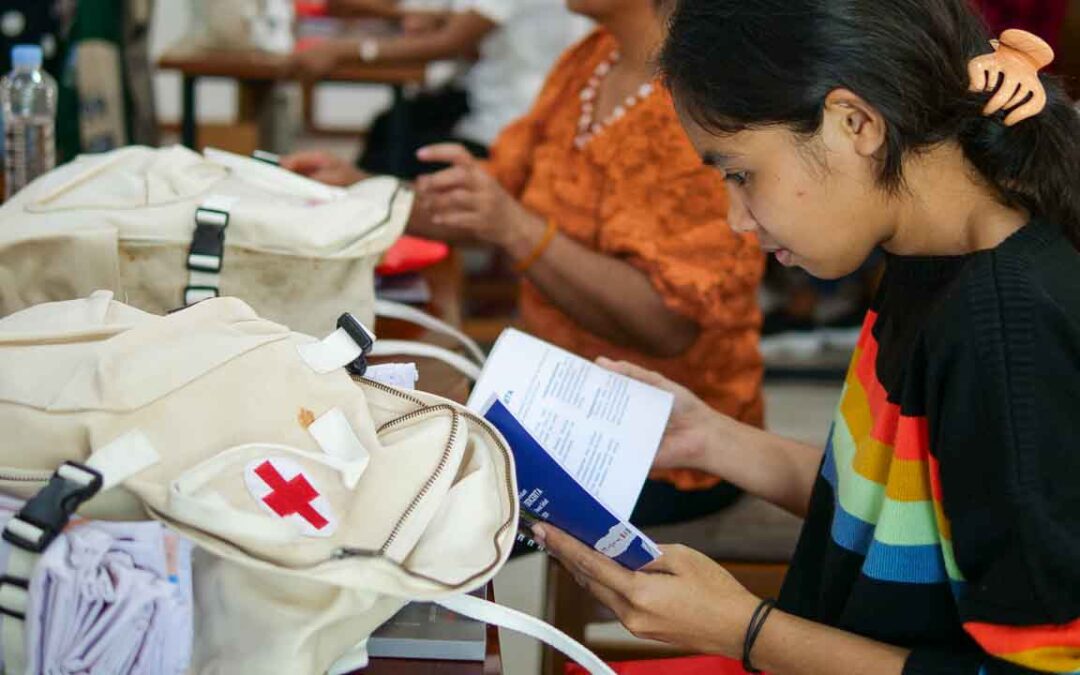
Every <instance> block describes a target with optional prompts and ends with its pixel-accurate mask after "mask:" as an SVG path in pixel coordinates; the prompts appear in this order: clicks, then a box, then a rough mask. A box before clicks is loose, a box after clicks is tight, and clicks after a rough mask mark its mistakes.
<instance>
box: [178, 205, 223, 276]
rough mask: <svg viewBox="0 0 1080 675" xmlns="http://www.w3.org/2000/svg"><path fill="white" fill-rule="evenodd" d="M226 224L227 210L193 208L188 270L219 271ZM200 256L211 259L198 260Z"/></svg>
mask: <svg viewBox="0 0 1080 675" xmlns="http://www.w3.org/2000/svg"><path fill="white" fill-rule="evenodd" d="M228 226H229V212H228V211H218V210H217V209H207V208H202V207H199V208H198V209H195V234H194V235H192V238H191V248H189V249H188V264H187V267H188V269H189V270H197V271H199V272H220V271H221V265H222V260H223V259H224V257H225V228H227V227H228ZM196 256H198V257H197V258H196ZM193 258H195V259H194V260H193ZM200 258H202V259H205V258H210V259H212V261H205V260H200Z"/></svg>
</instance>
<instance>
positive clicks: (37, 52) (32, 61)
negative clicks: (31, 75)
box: [11, 45, 44, 68]
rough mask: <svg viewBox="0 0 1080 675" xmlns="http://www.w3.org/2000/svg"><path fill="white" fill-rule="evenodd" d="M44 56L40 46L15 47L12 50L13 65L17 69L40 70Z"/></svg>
mask: <svg viewBox="0 0 1080 675" xmlns="http://www.w3.org/2000/svg"><path fill="white" fill-rule="evenodd" d="M43 59H44V54H43V53H42V51H41V47H39V46H38V45H15V46H14V47H12V48H11V65H12V66H13V67H15V68H40V67H41V62H42V60H43Z"/></svg>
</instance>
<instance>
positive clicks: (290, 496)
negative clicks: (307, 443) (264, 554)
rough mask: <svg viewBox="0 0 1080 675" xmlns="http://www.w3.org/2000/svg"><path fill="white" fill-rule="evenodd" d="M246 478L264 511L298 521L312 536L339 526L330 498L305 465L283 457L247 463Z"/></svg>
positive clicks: (248, 486)
mask: <svg viewBox="0 0 1080 675" xmlns="http://www.w3.org/2000/svg"><path fill="white" fill-rule="evenodd" d="M244 482H245V483H246V484H247V488H248V492H250V493H251V496H252V497H254V498H255V500H256V501H258V502H259V505H260V506H261V507H262V508H263V510H264V511H267V512H269V513H271V514H273V515H275V516H277V517H278V518H281V519H283V520H287V521H289V522H291V523H293V524H295V525H296V526H297V527H298V528H299V529H300V531H301V532H302V533H303V534H305V535H307V536H309V537H329V536H330V535H332V534H333V533H334V530H335V529H337V518H335V517H334V513H333V511H332V510H331V508H330V502H329V501H327V499H326V497H325V496H323V494H322V493H321V492H320V490H319V488H318V486H317V485H316V484H315V482H314V480H313V479H312V478H311V476H310V475H309V474H305V473H304V470H303V467H301V466H300V465H299V464H298V463H296V462H294V461H292V460H290V459H286V458H284V457H274V458H272V459H269V458H263V459H257V460H255V461H253V462H251V463H249V464H248V465H247V468H246V469H245V471H244Z"/></svg>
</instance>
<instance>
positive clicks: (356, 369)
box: [337, 312, 375, 377]
mask: <svg viewBox="0 0 1080 675" xmlns="http://www.w3.org/2000/svg"><path fill="white" fill-rule="evenodd" d="M337 327H338V328H341V329H343V330H344V331H345V332H346V333H348V334H349V337H350V338H352V341H353V342H355V343H356V346H357V347H359V348H360V356H358V357H357V358H356V360H354V361H353V362H352V363H349V364H348V365H346V366H345V369H346V370H348V371H349V372H350V373H352V374H353V375H356V376H358V377H359V376H361V375H363V374H364V373H366V372H367V367H368V363H367V355H368V354H370V353H371V349H372V347H374V346H375V336H374V335H372V334H371V333H370V332H369V331H368V329H367V328H364V324H362V323H360V322H359V321H357V320H356V317H354V316H353V315H352V314H349V313H348V312H346V313H344V314H342V315H341V316H340V317H338V320H337Z"/></svg>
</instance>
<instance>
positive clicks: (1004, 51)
mask: <svg viewBox="0 0 1080 675" xmlns="http://www.w3.org/2000/svg"><path fill="white" fill-rule="evenodd" d="M990 44H991V45H993V47H994V52H993V53H991V54H983V55H982V56H977V57H975V58H974V59H972V60H971V63H969V64H968V74H969V75H970V76H971V87H970V90H971V91H994V90H996V93H995V94H994V96H993V97H992V98H991V99H990V100H989V101H988V102H987V103H986V107H985V108H983V114H984V115H993V114H994V113H996V112H998V111H999V110H1010V109H1011V111H1010V112H1009V114H1008V115H1006V116H1005V126H1007V127H1011V126H1013V125H1014V124H1016V123H1017V122H1022V121H1023V120H1026V119H1028V118H1029V117H1034V116H1035V115H1038V114H1039V113H1041V112H1042V111H1043V109H1044V108H1045V107H1046V89H1045V88H1044V87H1043V85H1042V82H1041V81H1040V80H1039V71H1040V70H1042V69H1043V68H1045V67H1046V66H1048V65H1050V64H1051V63H1053V61H1054V50H1053V48H1051V47H1050V45H1048V44H1047V43H1046V41H1045V40H1043V39H1042V38H1040V37H1039V36H1038V35H1033V34H1031V33H1029V32H1027V31H1024V30H1016V29H1011V30H1007V31H1005V32H1004V33H1002V34H1001V37H1000V38H998V39H997V40H991V41H990ZM999 81H1000V84H999ZM1029 97H1030V99H1029ZM1025 99H1028V100H1027V102H1026V103H1024V104H1023V105H1020V104H1021V103H1022V102H1023V101H1024V100H1025Z"/></svg>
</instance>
